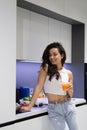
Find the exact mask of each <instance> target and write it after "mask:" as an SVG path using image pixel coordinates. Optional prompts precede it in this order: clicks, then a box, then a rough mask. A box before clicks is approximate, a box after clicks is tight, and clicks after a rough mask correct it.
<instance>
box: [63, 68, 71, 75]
mask: <svg viewBox="0 0 87 130" xmlns="http://www.w3.org/2000/svg"><path fill="white" fill-rule="evenodd" d="M64 70H65V71H66V72H67V73H68V74H69V75H72V71H71V70H69V69H66V68H64Z"/></svg>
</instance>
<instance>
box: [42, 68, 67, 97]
mask: <svg viewBox="0 0 87 130" xmlns="http://www.w3.org/2000/svg"><path fill="white" fill-rule="evenodd" d="M59 73H60V77H59V79H58V80H57V79H56V77H55V76H54V77H52V79H51V81H50V80H49V76H47V77H46V81H45V83H44V92H45V93H51V94H57V95H66V92H65V91H64V90H63V89H62V87H61V82H68V81H69V77H68V73H67V70H66V69H65V68H63V69H62V70H59Z"/></svg>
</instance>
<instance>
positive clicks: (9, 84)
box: [0, 0, 16, 123]
mask: <svg viewBox="0 0 87 130" xmlns="http://www.w3.org/2000/svg"><path fill="white" fill-rule="evenodd" d="M15 72H16V0H14V1H12V0H0V123H3V122H6V121H10V120H14V117H15V95H16V94H15V86H16V83H15V81H16V73H15Z"/></svg>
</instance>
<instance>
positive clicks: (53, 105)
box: [21, 42, 78, 130]
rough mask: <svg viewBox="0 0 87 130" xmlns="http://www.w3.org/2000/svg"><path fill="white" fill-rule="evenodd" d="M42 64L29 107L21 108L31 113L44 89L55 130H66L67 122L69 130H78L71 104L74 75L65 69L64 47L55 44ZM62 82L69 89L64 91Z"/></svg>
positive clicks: (73, 108) (47, 48)
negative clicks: (65, 83) (66, 84)
mask: <svg viewBox="0 0 87 130" xmlns="http://www.w3.org/2000/svg"><path fill="white" fill-rule="evenodd" d="M42 60H43V61H42V64H41V68H40V72H39V76H38V83H37V86H36V87H35V90H34V93H33V97H32V99H31V102H30V104H29V106H26V107H21V111H23V112H24V111H30V109H31V107H32V106H33V105H34V103H35V101H36V99H37V97H38V95H39V93H40V92H41V90H42V89H43V88H44V92H45V94H46V96H47V98H48V116H49V119H50V120H51V121H52V124H53V125H54V128H55V130H64V129H65V122H66V123H67V124H68V127H69V130H78V129H77V124H76V114H75V105H74V104H73V103H72V102H71V98H72V95H73V74H72V72H71V71H70V70H67V69H65V68H64V67H63V65H64V63H65V60H66V52H65V50H64V48H63V46H62V45H61V44H60V43H58V42H54V43H51V44H49V45H48V46H47V47H46V49H45V50H44V53H43V56H42ZM62 82H68V85H69V87H68V89H67V90H66V91H65V90H63V89H62V87H61V84H62Z"/></svg>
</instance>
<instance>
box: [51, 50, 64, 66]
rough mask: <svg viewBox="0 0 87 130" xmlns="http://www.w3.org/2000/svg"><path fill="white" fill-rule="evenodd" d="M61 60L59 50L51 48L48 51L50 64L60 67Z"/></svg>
mask: <svg viewBox="0 0 87 130" xmlns="http://www.w3.org/2000/svg"><path fill="white" fill-rule="evenodd" d="M62 58H63V55H61V54H60V53H59V50H58V49H57V48H52V49H50V51H49V60H50V62H51V63H52V64H55V65H57V66H58V65H61V59H62Z"/></svg>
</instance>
